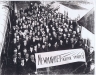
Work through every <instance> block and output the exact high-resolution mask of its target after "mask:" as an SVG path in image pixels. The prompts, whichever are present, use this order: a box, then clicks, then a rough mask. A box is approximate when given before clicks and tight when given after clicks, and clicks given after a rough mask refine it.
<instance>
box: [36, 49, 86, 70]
mask: <svg viewBox="0 0 96 75" xmlns="http://www.w3.org/2000/svg"><path fill="white" fill-rule="evenodd" d="M35 58H36V68H44V67H50V66H56V65H62V64H68V63H73V62H86V59H85V52H84V50H83V49H69V50H60V51H51V52H44V53H36V54H35Z"/></svg>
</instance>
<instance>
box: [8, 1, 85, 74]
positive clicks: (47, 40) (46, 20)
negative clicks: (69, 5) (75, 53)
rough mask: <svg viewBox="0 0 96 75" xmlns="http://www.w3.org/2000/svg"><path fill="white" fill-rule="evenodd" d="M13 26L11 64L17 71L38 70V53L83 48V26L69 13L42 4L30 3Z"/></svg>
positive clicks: (20, 72) (10, 51) (22, 72)
mask: <svg viewBox="0 0 96 75" xmlns="http://www.w3.org/2000/svg"><path fill="white" fill-rule="evenodd" d="M15 19H16V22H15V25H13V28H12V40H13V41H12V43H11V49H10V50H9V51H8V52H9V58H10V60H9V61H10V65H11V67H12V68H13V69H14V71H15V73H19V74H25V73H34V72H35V71H36V64H35V62H36V61H35V53H40V52H48V51H56V50H65V49H66V50H67V49H76V48H82V47H83V46H84V44H83V42H84V40H83V39H81V36H80V33H81V30H80V29H81V28H80V26H79V25H78V23H77V21H76V20H70V19H69V18H68V14H66V15H65V14H61V13H56V12H55V11H50V9H46V8H45V7H44V6H43V5H42V4H38V3H30V5H29V6H28V8H26V9H22V8H21V9H20V11H19V12H18V13H17V14H16V16H15Z"/></svg>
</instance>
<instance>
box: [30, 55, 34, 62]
mask: <svg viewBox="0 0 96 75" xmlns="http://www.w3.org/2000/svg"><path fill="white" fill-rule="evenodd" d="M30 59H31V61H33V62H34V61H35V57H34V55H33V54H32V55H30Z"/></svg>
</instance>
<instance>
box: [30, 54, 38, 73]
mask: <svg viewBox="0 0 96 75" xmlns="http://www.w3.org/2000/svg"><path fill="white" fill-rule="evenodd" d="M29 71H30V73H31V74H34V73H35V71H36V64H35V57H34V55H33V54H32V55H30V63H29Z"/></svg>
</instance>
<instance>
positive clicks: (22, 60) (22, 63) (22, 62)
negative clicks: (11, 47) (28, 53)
mask: <svg viewBox="0 0 96 75" xmlns="http://www.w3.org/2000/svg"><path fill="white" fill-rule="evenodd" d="M21 66H24V58H21Z"/></svg>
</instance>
